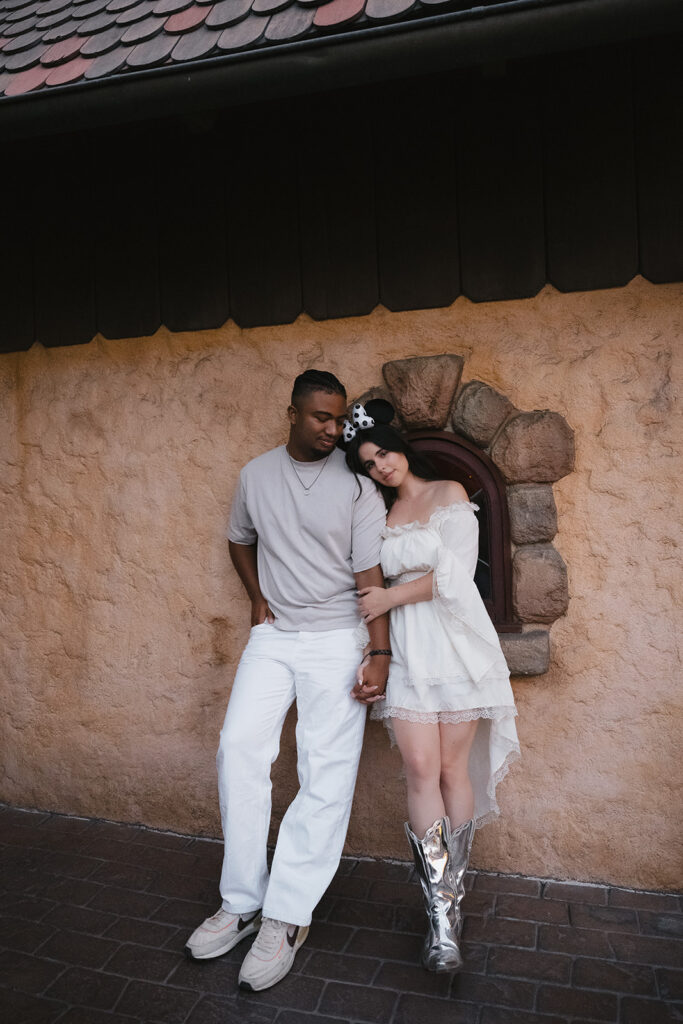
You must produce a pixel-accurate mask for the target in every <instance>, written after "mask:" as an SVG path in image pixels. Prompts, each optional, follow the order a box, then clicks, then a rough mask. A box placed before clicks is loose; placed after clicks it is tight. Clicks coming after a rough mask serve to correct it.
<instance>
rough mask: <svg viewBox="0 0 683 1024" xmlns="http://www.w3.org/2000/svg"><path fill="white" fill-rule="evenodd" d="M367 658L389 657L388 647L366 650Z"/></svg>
mask: <svg viewBox="0 0 683 1024" xmlns="http://www.w3.org/2000/svg"><path fill="white" fill-rule="evenodd" d="M366 657H367V658H390V657H391V651H390V650H389V648H388V647H376V648H374V649H373V650H371V651H368V653H367V655H366Z"/></svg>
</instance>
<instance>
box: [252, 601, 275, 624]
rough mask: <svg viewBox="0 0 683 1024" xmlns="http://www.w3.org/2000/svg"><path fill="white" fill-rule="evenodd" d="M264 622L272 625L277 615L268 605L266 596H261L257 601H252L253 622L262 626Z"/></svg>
mask: <svg viewBox="0 0 683 1024" xmlns="http://www.w3.org/2000/svg"><path fill="white" fill-rule="evenodd" d="M263 622H269V623H270V624H271V625H272V624H273V623H274V622H275V616H274V615H273V613H272V612H271V610H270V608H269V607H268V602H267V601H266V599H265V597H260V598H259V599H258V600H257V601H252V602H251V624H252V626H260V625H261V624H262V623H263Z"/></svg>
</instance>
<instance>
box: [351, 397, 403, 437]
mask: <svg viewBox="0 0 683 1024" xmlns="http://www.w3.org/2000/svg"><path fill="white" fill-rule="evenodd" d="M393 418H394V407H393V405H392V404H391V403H390V402H385V400H384V399H383V398H372V399H370V401H369V402H368V403H367V405H366V406H365V407H363V406H362V405H361V403H360V402H356V404H355V405H354V407H353V409H352V410H351V419H350V420H344V432H343V437H344V440H345V441H346V443H347V444H348V443H349V441H352V440H353V439H354V437H355V436H356V434H357V433H358V431H359V430H370V428H371V427H374V426H377V425H379V424H381V423H391V421H392V420H393Z"/></svg>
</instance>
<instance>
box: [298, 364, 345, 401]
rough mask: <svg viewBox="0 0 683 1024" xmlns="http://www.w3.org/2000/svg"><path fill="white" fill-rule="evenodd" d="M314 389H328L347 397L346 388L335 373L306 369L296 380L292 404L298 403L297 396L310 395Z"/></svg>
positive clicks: (334, 393)
mask: <svg viewBox="0 0 683 1024" xmlns="http://www.w3.org/2000/svg"><path fill="white" fill-rule="evenodd" d="M314 391H326V392H327V393H328V394H329V395H341V396H342V398H344V399H346V388H345V387H344V385H343V384H342V382H341V381H340V380H337V378H336V377H335V375H334V374H333V373H328V372H327V370H305V371H304V372H303V373H300V374H299V376H298V377H297V378H296V380H295V381H294V387H293V388H292V405H296V400H297V398H302V397H303V396H304V395H310V394H312V393H313V392H314Z"/></svg>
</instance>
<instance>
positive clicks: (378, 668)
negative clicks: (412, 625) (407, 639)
mask: <svg viewBox="0 0 683 1024" xmlns="http://www.w3.org/2000/svg"><path fill="white" fill-rule="evenodd" d="M354 576H355V580H356V587H357V588H358V590H364V589H365V588H366V587H383V586H384V577H383V576H382V570H381V569H380V567H379V566H378V565H374V566H373V567H372V569H364V570H363V572H357V573H354ZM368 633H369V634H370V648H371V650H380V651H384V650H389V616H388V615H378V616H377V618H376V619H373V620H372V622H370V623H368ZM390 661H391V655H388V654H374V655H373V656H372V657H371V658H370V659H369V660H368V663H367V665H364V666H363V682H362V683H356V685H355V686H354V688H353V690H352V691H351V693H352V695H353V696H354V697H355V698H356V700H358V701H360V702H361V704H373V703H374V702H375V701H376V700H377V699H378V698H379V697H380V696H381V695H382V694H383V693H384V690H385V689H386V685H387V677H388V675H389V662H390Z"/></svg>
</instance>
